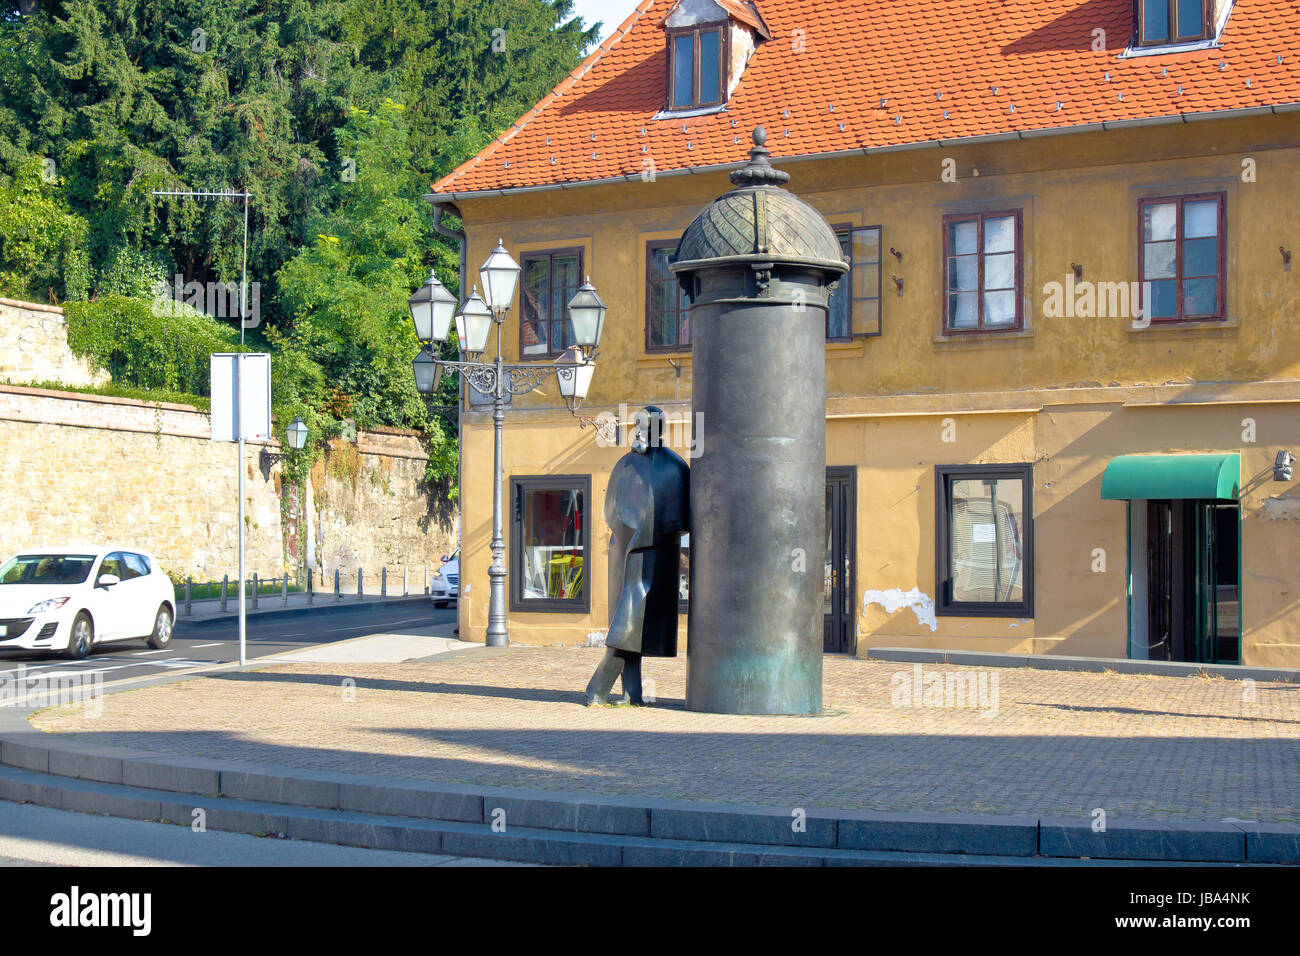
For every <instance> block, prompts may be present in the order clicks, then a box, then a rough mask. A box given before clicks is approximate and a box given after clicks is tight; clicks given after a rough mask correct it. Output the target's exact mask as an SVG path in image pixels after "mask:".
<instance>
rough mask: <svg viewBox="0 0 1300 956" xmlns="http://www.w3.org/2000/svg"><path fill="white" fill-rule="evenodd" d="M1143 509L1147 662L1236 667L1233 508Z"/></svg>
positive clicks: (1181, 503) (1189, 503) (1163, 505)
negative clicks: (1145, 515) (1145, 511)
mask: <svg viewBox="0 0 1300 956" xmlns="http://www.w3.org/2000/svg"><path fill="white" fill-rule="evenodd" d="M1146 507H1147V521H1146V536H1147V549H1146V550H1147V554H1146V559H1147V561H1146V590H1147V594H1146V595H1145V597H1146V607H1147V621H1146V623H1147V637H1148V643H1149V657H1150V659H1152V660H1166V661H1189V662H1193V663H1199V664H1238V663H1240V662H1241V624H1240V621H1241V591H1240V584H1241V582H1240V576H1239V569H1240V555H1241V532H1240V510H1239V508H1238V506H1237V504H1236V503H1235V502H1222V501H1204V500H1194V499H1178V500H1172V501H1148V502H1147V503H1146ZM1139 597H1141V596H1140V595H1137V594H1135V595H1134V598H1135V599H1138V598H1139Z"/></svg>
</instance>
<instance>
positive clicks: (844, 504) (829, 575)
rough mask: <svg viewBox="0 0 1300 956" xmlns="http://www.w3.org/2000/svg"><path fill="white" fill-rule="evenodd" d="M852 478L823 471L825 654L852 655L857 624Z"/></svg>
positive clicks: (847, 471) (849, 472) (841, 471)
mask: <svg viewBox="0 0 1300 956" xmlns="http://www.w3.org/2000/svg"><path fill="white" fill-rule="evenodd" d="M856 475H857V472H856V470H855V469H853V468H827V469H826V565H825V568H824V582H825V583H824V593H825V599H824V605H823V608H824V612H825V613H824V621H825V626H824V633H823V649H824V650H825V652H826V653H827V654H852V653H853V651H854V644H853V635H854V630H855V629H856V622H857V615H856V613H855V608H854V586H853V550H854V535H853V532H854V528H855V527H856V525H857V520H856V515H857V501H856V497H857V496H856V491H857V488H856Z"/></svg>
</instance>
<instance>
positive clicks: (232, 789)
mask: <svg viewBox="0 0 1300 956" xmlns="http://www.w3.org/2000/svg"><path fill="white" fill-rule="evenodd" d="M10 713H11V714H13V713H14V712H12V711H11V712H10ZM9 722H10V721H5V723H9ZM52 736H53V735H50V734H47V733H43V732H40V731H36V730H30V729H28V730H25V731H18V732H13V731H7V732H3V733H0V764H4V765H8V766H11V767H16V768H19V769H23V770H29V771H34V772H38V773H45V774H52V775H55V776H61V777H67V778H70V779H79V780H86V781H95V782H99V783H106V784H117V785H120V786H125V787H138V788H145V789H150V790H161V791H167V792H172V793H181V794H190V795H195V796H203V797H226V798H230V799H235V800H245V801H256V802H262V803H270V804H279V805H285V806H294V807H305V808H312V809H316V810H327V811H339V812H344V813H346V812H353V813H369V814H376V815H381V816H391V817H395V818H397V817H407V818H415V819H423V820H433V821H445V822H451V823H471V824H474V823H477V824H488V825H491V824H493V823H497V822H503V823H508V824H510V825H514V826H518V827H524V828H530V829H535V830H543V831H559V832H564V833H576V834H586V835H589V836H596V837H599V836H602V835H603V836H609V837H617V838H623V839H625V838H629V837H633V838H635V837H642V838H650V839H665V840H677V841H695V842H702V843H703V842H707V843H729V844H744V845H749V846H754V845H758V846H771V847H803V848H812V849H841V850H870V851H889V852H910V853H939V854H961V855H971V856H990V857H1035V856H1038V857H1049V858H1072V859H1078V858H1088V859H1096V860H1128V861H1145V862H1153V863H1154V862H1202V863H1220V864H1230V863H1289V864H1298V863H1300V824H1296V823H1259V822H1249V821H1240V822H1224V823H1198V822H1190V821H1188V822H1172V821H1171V822H1169V823H1164V822H1162V821H1158V820H1141V821H1136V822H1122V823H1118V824H1111V825H1109V826H1108V827H1107V829H1106V830H1105V831H1104V832H1094V831H1093V829H1092V821H1091V820H1090V819H1081V818H1079V819H1071V818H1052V817H1041V818H1040V817H1037V816H1032V815H1023V816H993V815H981V814H924V813H914V814H913V813H884V812H873V811H853V810H830V809H819V808H811V807H810V808H791V809H790V810H781V809H777V808H773V807H760V806H742V805H733V804H712V803H691V802H688V801H679V800H646V799H642V798H630V797H618V796H605V795H601V794H591V793H569V792H560V791H543V790H530V789H510V788H500V787H479V786H470V785H464V784H452V783H425V782H421V781H413V780H407V779H402V778H394V777H381V776H363V775H356V774H340V773H321V772H315V771H308V770H296V769H290V768H279V767H273V766H267V765H261V764H254V763H245V762H231V761H216V760H209V759H205V758H188V757H177V756H169V755H166V754H159V753H150V752H145V751H138V750H128V749H125V748H118V747H105V746H101V745H97V744H86V743H81V742H79V741H70V740H64V739H59V738H54V739H51V738H52Z"/></svg>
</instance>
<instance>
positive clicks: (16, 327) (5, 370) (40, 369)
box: [0, 299, 109, 385]
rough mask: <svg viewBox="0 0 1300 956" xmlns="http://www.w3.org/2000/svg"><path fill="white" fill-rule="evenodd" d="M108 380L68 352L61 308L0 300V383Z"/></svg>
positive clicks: (96, 383) (101, 381) (93, 383)
mask: <svg viewBox="0 0 1300 956" xmlns="http://www.w3.org/2000/svg"><path fill="white" fill-rule="evenodd" d="M108 378H109V376H108V373H107V372H103V371H99V370H97V369H95V368H93V367H92V366H91V365H90V364H89V363H87V362H86V361H85V360H84V359H80V358H77V357H76V356H75V355H73V354H72V352H71V351H70V350H69V349H68V325H67V322H66V320H65V319H64V318H63V310H62V309H60V308H58V307H57V306H52V305H37V304H36V303H34V302H17V301H15V300H13V299H0V382H4V381H8V382H59V383H62V384H64V385H102V384H103V383H105V382H107V381H108Z"/></svg>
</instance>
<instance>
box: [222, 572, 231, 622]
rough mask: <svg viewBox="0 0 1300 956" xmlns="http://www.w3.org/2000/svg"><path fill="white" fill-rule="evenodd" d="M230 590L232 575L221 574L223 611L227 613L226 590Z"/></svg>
mask: <svg viewBox="0 0 1300 956" xmlns="http://www.w3.org/2000/svg"><path fill="white" fill-rule="evenodd" d="M229 590H230V575H229V574H223V575H222V576H221V613H222V614H225V613H226V592H227V591H229Z"/></svg>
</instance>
